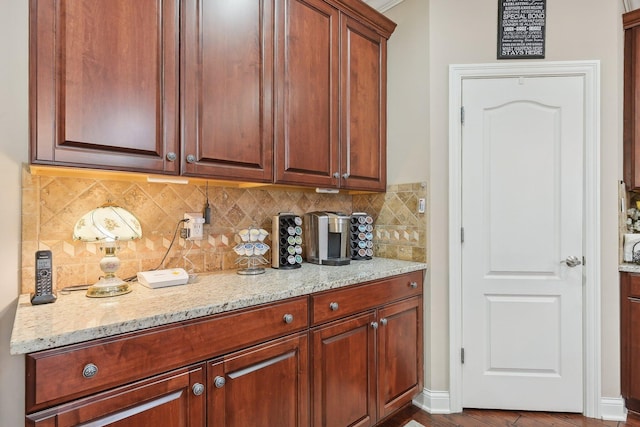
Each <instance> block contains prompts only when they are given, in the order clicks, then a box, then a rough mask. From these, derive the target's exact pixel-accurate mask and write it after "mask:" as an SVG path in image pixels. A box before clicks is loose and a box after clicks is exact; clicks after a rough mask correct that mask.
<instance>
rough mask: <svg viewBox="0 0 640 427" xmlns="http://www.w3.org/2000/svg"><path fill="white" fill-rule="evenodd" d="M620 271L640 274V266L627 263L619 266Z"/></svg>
mask: <svg viewBox="0 0 640 427" xmlns="http://www.w3.org/2000/svg"><path fill="white" fill-rule="evenodd" d="M618 271H624V272H625V273H640V264H633V263H631V262H625V263H623V264H620V265H619V266H618Z"/></svg>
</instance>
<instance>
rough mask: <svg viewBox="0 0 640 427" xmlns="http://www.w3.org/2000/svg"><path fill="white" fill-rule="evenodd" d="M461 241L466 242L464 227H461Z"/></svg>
mask: <svg viewBox="0 0 640 427" xmlns="http://www.w3.org/2000/svg"><path fill="white" fill-rule="evenodd" d="M460 243H464V227H460Z"/></svg>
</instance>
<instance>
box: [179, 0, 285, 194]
mask: <svg viewBox="0 0 640 427" xmlns="http://www.w3.org/2000/svg"><path fill="white" fill-rule="evenodd" d="M183 4H184V9H183V10H184V20H183V22H184V38H183V40H182V52H183V59H182V61H183V62H182V82H181V90H182V92H181V93H182V113H183V115H182V117H183V132H184V133H183V155H182V166H181V167H182V174H183V175H192V176H193V175H195V176H206V177H212V178H224V179H226V178H231V179H243V180H251V181H262V182H271V181H272V180H273V47H274V41H273V29H274V15H273V13H274V0H233V1H229V0H203V1H198V0H186V1H184V2H183Z"/></svg>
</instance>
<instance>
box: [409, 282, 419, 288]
mask: <svg viewBox="0 0 640 427" xmlns="http://www.w3.org/2000/svg"><path fill="white" fill-rule="evenodd" d="M409 287H410V288H411V289H415V288H417V287H418V282H411V283H409Z"/></svg>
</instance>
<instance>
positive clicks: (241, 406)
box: [207, 332, 309, 427]
mask: <svg viewBox="0 0 640 427" xmlns="http://www.w3.org/2000/svg"><path fill="white" fill-rule="evenodd" d="M308 365H309V351H308V336H307V333H306V332H305V333H302V334H298V335H296V336H293V337H291V338H286V339H284V340H279V341H277V342H275V343H269V344H266V345H262V346H258V347H255V348H252V349H249V350H246V351H241V352H238V353H235V354H231V355H229V356H225V357H224V358H222V359H221V360H216V361H213V362H210V363H209V366H208V367H207V370H208V372H207V383H208V391H209V395H208V397H207V399H208V408H207V414H208V424H207V425H208V426H209V427H246V426H255V427H306V426H308V425H309V409H308V406H309V384H308V377H309V373H308Z"/></svg>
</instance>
